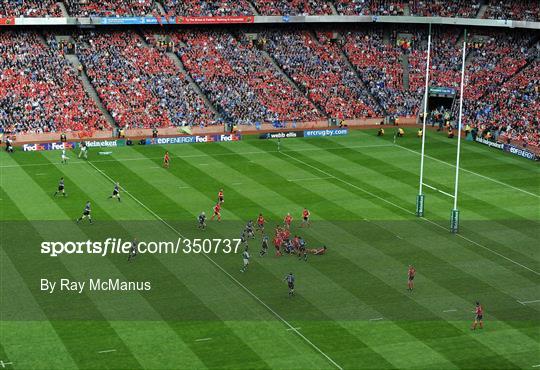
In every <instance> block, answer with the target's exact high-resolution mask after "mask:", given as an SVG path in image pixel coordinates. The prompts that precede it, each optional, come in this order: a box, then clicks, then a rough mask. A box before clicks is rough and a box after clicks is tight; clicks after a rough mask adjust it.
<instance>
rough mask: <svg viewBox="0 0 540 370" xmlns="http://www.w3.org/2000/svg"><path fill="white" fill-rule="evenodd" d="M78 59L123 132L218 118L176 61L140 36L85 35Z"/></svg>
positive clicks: (119, 33)
mask: <svg viewBox="0 0 540 370" xmlns="http://www.w3.org/2000/svg"><path fill="white" fill-rule="evenodd" d="M77 42H78V44H79V47H78V56H79V59H80V60H81V62H82V63H83V65H84V66H85V68H86V72H87V74H88V76H89V78H90V79H91V81H92V84H93V85H94V86H95V87H96V90H97V92H98V94H99V97H100V98H101V100H102V101H103V103H104V104H105V107H106V108H107V110H108V111H109V112H110V113H111V115H112V117H113V119H114V120H115V122H116V123H117V125H118V126H119V127H125V128H141V127H144V128H149V127H166V126H171V125H172V126H185V125H189V124H209V123H211V122H212V121H213V119H212V114H211V112H210V111H209V109H208V108H207V107H206V106H205V103H204V101H203V100H202V98H201V97H200V96H199V95H198V94H197V93H196V92H195V91H194V89H193V88H192V87H191V86H190V85H189V82H188V81H187V79H186V76H185V75H183V74H182V73H181V71H180V70H179V68H178V67H177V66H175V65H174V63H173V62H172V60H171V59H170V58H168V57H167V56H165V55H163V54H161V53H160V52H159V51H157V50H156V49H155V48H151V47H146V46H145V45H143V44H142V39H140V38H139V37H138V36H137V35H136V34H135V33H134V32H130V31H128V32H111V33H84V34H81V35H79V37H78V39H77Z"/></svg>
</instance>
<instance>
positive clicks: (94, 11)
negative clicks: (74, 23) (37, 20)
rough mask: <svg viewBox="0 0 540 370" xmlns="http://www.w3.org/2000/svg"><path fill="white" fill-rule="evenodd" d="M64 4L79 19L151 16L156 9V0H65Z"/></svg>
mask: <svg viewBox="0 0 540 370" xmlns="http://www.w3.org/2000/svg"><path fill="white" fill-rule="evenodd" d="M64 3H65V4H66V8H67V10H68V13H69V14H70V15H72V16H78V17H91V16H102V17H112V16H120V17H126V16H131V15H151V14H152V10H153V9H154V0H131V1H130V0H64Z"/></svg>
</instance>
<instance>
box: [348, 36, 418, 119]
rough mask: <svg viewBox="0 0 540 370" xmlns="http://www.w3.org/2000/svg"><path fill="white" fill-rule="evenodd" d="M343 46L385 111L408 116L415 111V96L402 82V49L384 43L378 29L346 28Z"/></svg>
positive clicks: (416, 105) (416, 107) (416, 100)
mask: <svg viewBox="0 0 540 370" xmlns="http://www.w3.org/2000/svg"><path fill="white" fill-rule="evenodd" d="M343 50H344V51H345V53H346V54H347V56H348V58H349V60H350V61H351V63H352V64H353V66H354V67H355V68H356V69H357V70H358V71H359V73H360V76H361V78H362V80H363V81H364V84H365V85H366V86H367V87H368V88H369V90H370V92H371V94H372V96H374V97H375V99H377V101H378V102H379V104H380V105H381V106H382V107H383V109H384V110H385V111H386V113H387V114H390V115H394V116H410V115H414V114H415V113H416V112H417V110H418V96H416V94H414V93H412V94H411V93H410V92H409V91H408V90H406V89H405V88H404V86H403V64H402V60H401V59H400V58H401V57H402V56H403V55H404V54H403V51H402V50H401V49H400V48H399V47H397V45H396V44H395V43H390V44H385V43H384V42H383V40H382V31H381V30H379V31H370V32H366V31H362V32H361V31H358V32H347V33H346V34H345V35H344V37H343Z"/></svg>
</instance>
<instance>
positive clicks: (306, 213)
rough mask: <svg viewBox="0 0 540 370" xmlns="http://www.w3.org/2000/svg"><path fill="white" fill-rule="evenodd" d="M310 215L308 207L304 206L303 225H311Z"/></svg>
mask: <svg viewBox="0 0 540 370" xmlns="http://www.w3.org/2000/svg"><path fill="white" fill-rule="evenodd" d="M309 216H310V213H309V211H308V210H307V208H304V210H303V211H302V227H304V226H309V225H310V222H309Z"/></svg>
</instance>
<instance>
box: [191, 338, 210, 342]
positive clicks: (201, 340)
mask: <svg viewBox="0 0 540 370" xmlns="http://www.w3.org/2000/svg"><path fill="white" fill-rule="evenodd" d="M209 340H212V338H201V339H195V342H206V341H209Z"/></svg>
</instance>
